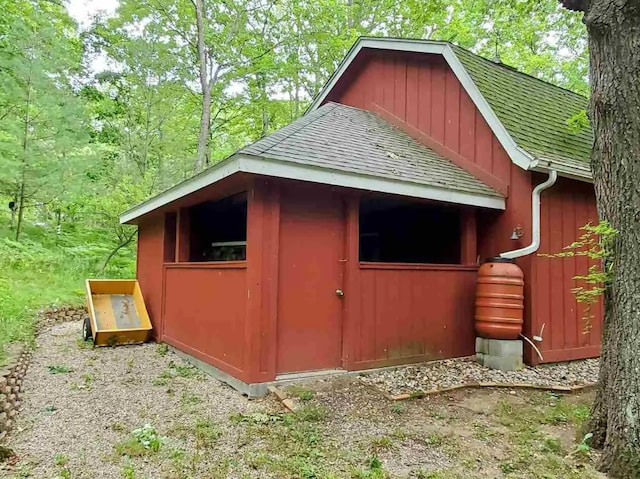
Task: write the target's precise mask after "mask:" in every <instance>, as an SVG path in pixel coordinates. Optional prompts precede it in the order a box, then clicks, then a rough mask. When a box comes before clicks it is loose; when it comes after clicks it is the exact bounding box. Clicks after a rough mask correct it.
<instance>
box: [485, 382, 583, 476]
mask: <svg viewBox="0 0 640 479" xmlns="http://www.w3.org/2000/svg"><path fill="white" fill-rule="evenodd" d="M527 402H528V404H526V405H524V406H522V405H518V406H517V409H516V406H514V404H513V403H511V402H509V401H501V402H500V403H498V404H497V406H496V408H495V413H496V416H497V420H498V421H499V422H500V423H501V424H503V425H504V426H506V427H507V429H508V431H507V440H508V444H509V457H508V459H506V460H504V461H503V462H502V463H501V464H500V466H499V467H500V469H501V470H502V471H503V473H505V474H517V475H518V477H544V478H547V477H548V478H563V479H565V478H575V479H578V478H580V479H582V478H585V477H594V476H592V475H590V474H588V473H586V471H585V470H583V469H578V468H576V467H574V464H573V462H572V461H571V460H568V458H567V457H565V456H564V451H563V448H562V443H561V442H560V441H559V440H558V439H556V438H555V437H552V436H549V434H548V433H547V432H546V431H544V432H543V431H542V430H541V425H544V424H546V425H548V426H550V427H556V426H561V427H563V428H564V427H566V425H572V424H579V423H580V421H581V420H584V419H581V418H583V417H584V416H585V411H587V408H586V407H585V404H583V403H574V402H572V401H571V400H569V399H568V398H567V397H563V396H558V395H553V394H546V395H543V394H532V395H530V396H528V399H527ZM578 447H579V446H578ZM574 459H577V457H576V458H574ZM581 459H582V460H584V459H588V457H587V458H585V457H581Z"/></svg>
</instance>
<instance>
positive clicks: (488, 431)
mask: <svg viewBox="0 0 640 479" xmlns="http://www.w3.org/2000/svg"><path fill="white" fill-rule="evenodd" d="M496 434H497V432H496V431H495V430H493V429H492V428H490V427H489V426H488V425H487V424H485V423H483V422H479V421H476V422H474V423H473V437H475V438H476V439H479V440H481V441H488V440H489V439H491V438H492V437H494V436H495V435H496Z"/></svg>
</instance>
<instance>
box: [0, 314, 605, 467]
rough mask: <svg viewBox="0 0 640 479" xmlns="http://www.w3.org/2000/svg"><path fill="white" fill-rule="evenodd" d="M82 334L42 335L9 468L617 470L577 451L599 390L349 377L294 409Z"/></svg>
mask: <svg viewBox="0 0 640 479" xmlns="http://www.w3.org/2000/svg"><path fill="white" fill-rule="evenodd" d="M79 335H80V327H79V325H78V324H76V323H67V324H62V325H58V326H55V327H53V328H52V329H51V330H48V331H46V332H44V333H43V334H42V335H41V336H40V337H39V338H38V348H37V349H36V351H35V353H34V355H33V359H32V362H31V366H30V368H29V372H28V373H27V377H26V379H25V382H24V390H23V410H22V412H21V413H20V415H19V417H18V421H17V425H16V428H15V429H14V431H13V432H12V433H11V434H10V436H9V438H8V442H7V444H6V445H7V446H8V447H10V448H12V449H13V450H14V451H15V453H16V456H17V464H15V465H13V466H10V465H8V464H5V465H4V466H3V467H2V468H0V477H7V478H27V477H30V478H37V479H49V478H63V479H68V478H91V479H94V478H95V479H99V478H108V479H119V478H124V479H142V478H146V479H195V478H207V479H216V478H243V479H244V478H250V479H251V478H256V479H257V478H299V479H320V478H325V479H336V478H345V479H347V478H353V479H385V478H417V479H427V478H428V479H456V478H465V479H466V478H468V477H474V478H523V479H525V478H526V479H529V478H537V477H544V478H549V479H552V478H558V479H559V478H563V479H564V478H575V479H586V478H601V477H603V476H601V475H599V474H598V473H597V472H595V470H594V469H593V467H592V464H593V463H594V458H595V453H593V452H591V451H580V452H579V453H578V452H577V451H578V448H577V442H576V434H577V433H576V429H577V427H578V426H579V424H580V423H581V422H582V421H583V420H584V418H585V417H586V414H587V413H588V410H589V403H590V401H591V397H590V396H589V395H588V394H582V395H575V396H566V397H561V396H559V395H555V394H549V393H546V392H523V391H509V390H481V391H473V390H460V391H456V392H455V393H452V394H444V395H440V396H431V397H427V398H424V399H416V400H407V401H402V402H395V403H394V402H392V401H389V400H387V399H385V398H384V397H383V395H382V394H381V393H380V392H379V391H376V390H375V389H374V388H372V387H371V386H367V385H365V384H364V383H363V382H362V381H360V380H359V379H358V378H357V377H343V378H335V379H332V380H330V381H329V380H327V381H315V382H310V383H307V384H304V385H301V386H297V387H292V388H290V389H289V394H290V395H291V396H292V397H294V398H297V399H296V401H297V404H298V406H299V409H298V412H296V413H295V414H291V413H287V412H285V411H284V410H283V408H282V406H281V405H280V404H279V403H278V402H276V401H275V400H273V399H269V398H266V399H261V400H253V401H249V400H247V399H246V398H244V397H242V396H241V395H240V394H238V393H237V392H236V391H234V390H232V389H230V388H228V387H227V386H224V385H222V384H221V383H219V382H218V381H216V380H214V379H212V378H210V377H208V376H206V375H204V374H202V373H200V372H199V371H198V370H196V369H194V368H192V367H190V366H189V365H187V363H185V362H183V361H182V360H180V359H179V358H178V357H177V356H175V355H174V354H172V353H171V352H167V350H166V348H164V347H162V346H157V345H155V344H147V345H144V346H130V347H117V348H98V349H93V348H89V347H87V346H86V344H85V343H82V342H81V341H78V338H79ZM145 424H146V425H147V426H146V427H144V426H145ZM143 427H144V429H143V430H139V429H140V428H143ZM136 430H138V432H135V431H136Z"/></svg>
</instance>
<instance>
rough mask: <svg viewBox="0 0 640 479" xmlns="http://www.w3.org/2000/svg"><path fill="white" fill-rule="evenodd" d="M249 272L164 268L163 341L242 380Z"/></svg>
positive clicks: (195, 264) (167, 266)
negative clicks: (240, 377)
mask: <svg viewBox="0 0 640 479" xmlns="http://www.w3.org/2000/svg"><path fill="white" fill-rule="evenodd" d="M246 302H247V270H246V268H244V267H238V268H237V269H235V268H218V267H215V266H208V265H202V266H199V265H197V263H191V264H189V265H188V266H184V265H165V298H164V338H163V339H164V340H166V341H167V342H168V343H170V344H173V345H175V346H176V347H178V348H180V349H183V350H184V351H186V352H188V353H190V354H192V355H194V356H196V357H198V358H200V359H203V360H205V361H207V362H209V363H210V364H212V365H214V366H216V367H218V368H220V369H222V370H224V371H225V372H228V373H229V374H233V375H235V376H238V373H239V372H240V373H242V372H243V359H244V358H243V354H244V344H245V342H244V340H243V338H244V331H245V319H246V318H245V317H246Z"/></svg>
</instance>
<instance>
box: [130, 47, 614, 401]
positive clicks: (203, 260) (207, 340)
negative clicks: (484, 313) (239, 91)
mask: <svg viewBox="0 0 640 479" xmlns="http://www.w3.org/2000/svg"><path fill="white" fill-rule="evenodd" d="M586 103H587V100H586V98H584V97H582V96H579V95H576V94H575V93H572V92H569V91H567V90H563V89H561V88H558V87H556V86H553V85H550V84H548V83H545V82H542V81H540V80H538V79H536V78H533V77H530V76H527V75H524V74H522V73H519V72H517V71H514V70H513V69H511V68H509V67H507V66H504V65H501V64H496V63H494V62H491V61H489V60H486V59H484V58H481V57H478V56H476V55H474V54H472V53H470V52H468V51H466V50H463V49H461V48H459V47H456V46H454V45H451V44H449V43H444V42H433V41H418V40H399V39H380V38H377V39H374V38H362V39H360V40H359V41H358V42H357V43H356V44H355V45H354V47H353V48H352V49H351V50H350V52H349V53H348V54H347V57H346V58H345V60H344V61H343V62H342V64H341V65H340V66H339V68H338V70H337V71H336V72H335V74H334V75H333V77H332V78H331V79H330V80H329V82H328V83H327V85H326V86H325V88H324V89H323V91H322V92H321V93H320V94H319V95H318V96H317V97H316V98H315V100H314V101H313V102H312V104H311V106H310V108H309V110H308V112H307V113H306V115H305V116H303V117H302V118H300V119H298V120H296V121H294V122H293V123H291V124H290V125H288V126H287V127H285V128H283V129H281V130H279V131H277V132H275V133H273V134H271V135H268V136H266V137H265V138H262V139H261V140H259V141H257V142H256V143H254V144H252V145H250V146H248V147H245V148H243V149H241V150H240V151H238V152H236V153H235V154H234V155H232V156H231V157H229V158H227V159H226V160H224V161H222V162H220V163H218V164H216V165H214V166H213V167H211V168H209V169H208V170H206V171H204V172H203V173H201V174H199V175H197V176H195V177H193V178H191V179H189V180H187V181H185V182H183V183H180V184H178V185H177V186H175V187H173V188H172V189H170V190H168V191H165V192H164V193H161V194H160V195H158V196H156V197H154V198H151V199H150V200H148V201H146V202H144V203H142V204H140V205H138V206H136V207H134V208H132V209H131V210H129V211H127V212H126V213H124V214H123V215H122V218H121V220H122V222H124V223H133V224H137V225H138V226H139V238H138V280H139V282H140V285H141V287H142V290H143V293H144V295H145V299H146V301H147V306H148V310H149V313H150V316H151V319H152V322H153V325H154V329H155V334H156V339H157V340H159V341H164V342H166V343H168V344H170V345H172V346H174V347H175V348H177V349H178V350H180V351H183V352H184V353H186V354H188V355H190V356H191V357H193V358H195V359H196V360H199V361H201V362H202V363H203V364H206V365H208V366H212V368H210V370H211V371H214V372H215V373H216V374H217V375H218V376H219V377H221V378H222V379H224V380H226V381H228V382H229V383H231V384H233V385H234V386H235V387H237V388H238V389H240V390H242V391H244V392H246V393H247V394H249V395H256V394H260V393H262V392H264V389H265V385H266V384H267V383H269V382H271V381H274V380H276V379H282V378H287V377H291V375H292V374H299V373H305V374H307V373H310V372H315V371H320V372H322V373H327V372H330V371H333V370H349V371H351V370H362V369H368V368H377V367H384V366H393V365H400V364H407V363H415V362H420V361H425V360H430V359H436V358H450V357H458V356H467V355H472V354H473V353H474V339H475V333H474V326H473V305H474V291H475V280H476V272H477V269H478V264H479V263H480V262H481V261H482V260H483V259H484V258H487V257H491V256H495V255H497V254H499V253H503V252H505V251H508V250H513V249H518V248H522V247H525V246H526V245H529V244H530V243H533V248H534V249H535V246H536V243H537V241H536V240H537V236H539V239H540V241H539V245H538V246H539V250H540V251H541V252H547V253H548V252H556V251H560V250H561V249H562V247H563V246H565V245H567V244H569V243H571V242H573V241H574V240H575V239H576V238H577V237H578V235H579V227H580V226H582V225H584V224H586V223H588V222H589V221H593V222H595V221H597V219H598V218H597V213H596V208H595V198H594V192H593V187H592V185H591V183H590V175H591V173H590V169H589V164H588V158H589V153H590V148H591V144H592V141H593V140H592V135H591V132H590V131H588V130H583V131H581V132H579V133H573V132H571V131H569V129H568V128H567V120H568V119H569V118H570V117H571V116H573V115H574V114H576V113H578V112H579V111H581V110H583V109H584V108H585V107H586ZM556 174H558V175H560V178H559V179H558V180H557V181H556V182H555V184H554V185H553V186H550V187H548V188H547V189H546V190H545V191H544V192H543V193H542V196H541V208H540V210H539V211H540V215H539V216H540V218H539V219H538V218H537V216H538V215H537V211H538V210H537V209H536V208H535V206H536V204H535V201H533V200H532V198H535V197H534V196H533V189H534V187H535V186H536V185H538V184H540V183H542V182H544V181H546V180H547V179H548V178H549V177H552V178H555V176H556ZM536 232H539V234H536ZM512 238H516V239H512ZM517 262H518V265H519V266H520V267H521V269H522V270H523V272H524V276H525V323H524V334H525V335H526V336H528V337H531V336H533V335H539V334H540V331H541V330H542V329H543V325H544V333H543V335H542V341H541V342H540V343H539V347H540V350H541V352H542V354H543V358H544V361H545V362H552V361H562V360H569V359H577V358H586V357H593V356H597V355H598V354H599V348H600V342H599V341H600V316H601V311H600V310H598V311H596V312H595V313H596V317H595V319H594V320H593V321H591V327H590V329H588V330H585V327H584V325H583V319H582V318H583V309H582V308H581V306H580V305H578V304H577V303H576V301H575V298H574V297H573V295H572V293H571V288H572V287H574V286H575V284H574V283H575V280H574V279H573V277H574V276H575V275H576V274H579V273H580V272H583V271H586V268H587V266H588V265H587V261H586V260H585V259H583V258H566V259H563V260H557V259H556V260H550V259H548V258H545V257H541V256H538V255H537V254H535V253H534V254H529V255H527V256H523V257H521V258H519V259H518V260H517ZM525 359H526V361H527V362H529V363H530V364H536V363H537V362H539V361H540V360H539V358H538V356H537V355H535V354H533V353H532V351H530V350H529V349H528V348H527V349H525Z"/></svg>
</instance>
